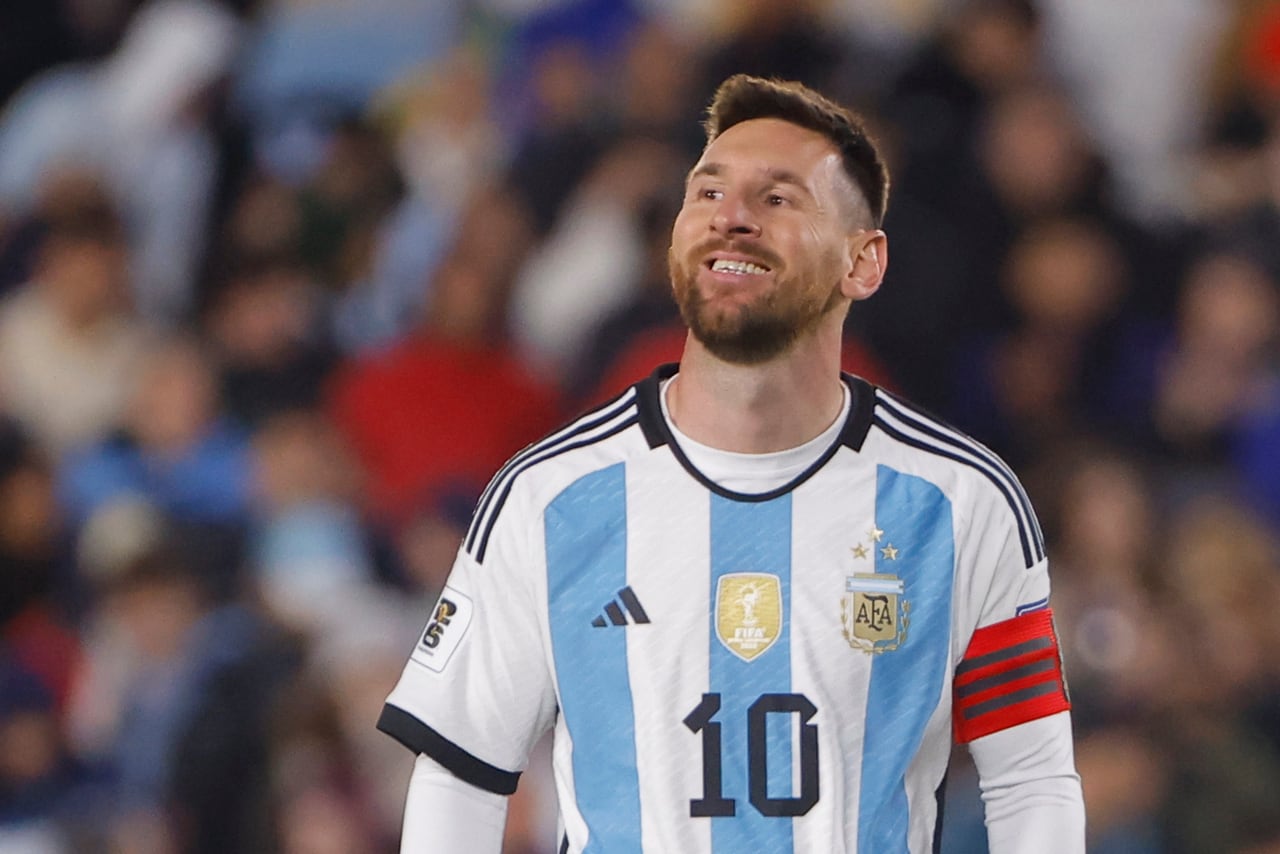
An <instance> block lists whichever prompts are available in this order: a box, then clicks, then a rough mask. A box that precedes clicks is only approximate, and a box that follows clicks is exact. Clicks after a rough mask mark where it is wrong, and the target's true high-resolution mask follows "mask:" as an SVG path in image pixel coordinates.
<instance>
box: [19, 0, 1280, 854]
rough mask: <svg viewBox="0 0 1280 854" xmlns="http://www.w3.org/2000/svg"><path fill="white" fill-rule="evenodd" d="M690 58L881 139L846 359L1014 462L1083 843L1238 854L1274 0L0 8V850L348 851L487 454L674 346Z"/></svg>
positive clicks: (532, 844) (1276, 673)
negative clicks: (761, 83)
mask: <svg viewBox="0 0 1280 854" xmlns="http://www.w3.org/2000/svg"><path fill="white" fill-rule="evenodd" d="M738 71H746V72H752V73H756V74H766V75H776V76H781V77H786V78H793V79H799V80H802V81H805V82H807V83H809V84H811V85H813V86H816V87H819V88H821V89H822V90H824V91H825V92H827V93H829V94H831V95H833V96H835V97H836V98H838V99H841V100H843V101H844V102H846V103H849V104H851V105H855V106H856V107H857V108H858V109H859V110H861V111H862V112H863V113H864V114H865V115H866V117H867V120H868V121H869V122H870V124H871V126H872V127H873V128H874V130H875V134H876V136H877V137H878V138H879V139H880V141H881V143H882V145H883V146H884V147H885V149H886V151H887V152H888V153H889V156H890V158H891V161H892V167H893V173H894V192H893V196H892V199H891V203H890V210H889V215H888V221H887V223H886V226H885V227H886V230H887V232H888V233H889V235H890V242H891V245H892V250H893V251H892V263H891V265H890V267H889V273H888V277H887V279H886V281H885V284H884V287H883V289H882V290H881V292H880V293H879V294H878V295H877V296H876V297H875V298H874V299H872V300H871V301H869V302H866V303H860V304H858V305H857V306H855V307H854V310H853V313H852V315H851V318H850V321H849V324H848V335H847V348H846V352H845V366H846V368H848V369H849V370H851V371H854V372H856V373H859V374H861V375H863V376H866V377H868V378H870V379H872V380H874V381H876V382H880V383H882V384H884V385H886V386H888V387H890V388H893V389H895V390H897V391H899V392H901V393H903V394H906V395H908V396H910V397H912V398H914V399H915V400H916V401H917V402H919V403H921V404H923V405H924V406H926V407H928V408H930V409H932V410H934V411H935V412H937V413H938V414H940V415H942V416H943V417H945V418H947V419H948V420H950V421H952V422H954V423H955V424H957V425H958V426H960V427H962V428H964V429H966V430H969V431H970V432H972V433H973V434H974V435H975V436H977V437H978V438H979V439H981V440H982V441H984V442H985V443H987V444H989V445H991V446H992V447H994V448H995V449H996V450H997V451H999V452H1000V453H1001V454H1003V455H1004V456H1005V457H1006V459H1008V460H1009V461H1010V463H1011V464H1012V465H1013V466H1014V467H1015V469H1016V470H1017V471H1018V473H1019V474H1020V476H1021V477H1022V479H1023V480H1024V482H1025V484H1026V486H1027V487H1028V490H1029V491H1030V492H1031V494H1032V497H1033V500H1034V501H1035V503H1036V506H1037V508H1038V509H1039V512H1040V517H1041V521H1042V523H1043V527H1044V529H1045V532H1046V535H1047V537H1048V543H1049V552H1050V555H1051V560H1052V565H1053V580H1054V602H1055V610H1056V612H1057V614H1058V623H1059V628H1060V632H1061V634H1062V640H1063V643H1064V649H1065V655H1066V662H1067V671H1068V676H1069V680H1070V683H1071V689H1072V699H1073V702H1074V705H1075V724H1076V727H1077V730H1078V741H1077V756H1078V761H1079V767H1080V770H1081V773H1082V775H1083V780H1084V791H1085V796H1086V800H1087V802H1088V810H1089V837H1090V850H1091V851H1093V852H1099V854H1113V852H1124V854H1157V852H1171V854H1199V852H1206V854H1208V852H1212V853H1213V854H1274V852H1277V851H1280V619H1278V618H1277V615H1278V614H1280V550H1278V546H1277V541H1278V538H1280V346H1278V345H1280V0H1161V2H1160V3H1158V4H1139V3H1123V2H1114V0H840V2H835V0H832V2H822V0H810V1H809V2H791V3H780V2H776V0H227V2H216V0H5V2H4V3H3V4H2V5H0V852H3V854H63V852H127V854H178V853H179V852H219V854H228V852H231V854H235V852H252V853H253V854H256V852H287V854H383V852H392V851H394V850H395V849H396V840H397V835H398V828H399V821H400V814H401V806H402V801H403V796H404V791H405V786H406V782H407V779H408V774H409V768H410V765H411V761H412V760H411V757H410V756H409V755H408V754H407V752H406V751H404V750H403V749H402V748H401V747H400V746H399V745H397V744H396V743H394V742H393V741H392V740H391V739H389V738H387V737H386V736H383V735H381V734H380V733H378V732H377V731H376V730H375V729H374V722H375V720H376V719H377V716H378V712H379V710H380V707H381V703H382V700H383V699H384V697H385V695H386V693H387V691H388V690H389V689H390V687H391V686H392V684H393V683H394V681H395V679H396V678H397V676H398V674H399V671H400V669H401V667H402V666H403V664H404V661H405V659H406V657H407V654H408V652H409V650H410V649H411V647H412V644H413V642H414V639H415V638H416V636H417V633H418V632H419V631H420V628H421V625H422V624H423V622H424V620H425V616H426V613H427V608H428V607H429V605H430V602H431V601H432V600H433V598H434V596H435V594H436V593H437V592H438V590H439V589H440V587H441V586H442V584H443V581H444V578H445V575H446V573H447V571H448V568H449V565H450V563H451V561H452V557H453V554H454V551H455V549H456V547H457V544H458V541H459V537H460V535H461V532H462V531H463V530H464V528H465V526H466V524H467V522H468V518H469V514H470V512H471V507H472V504H473V503H474V502H475V500H476V499H477V497H478V495H479V492H480V490H481V489H482V488H483V486H484V484H485V482H486V481H487V479H488V477H489V476H490V475H491V473H492V472H493V471H494V470H495V469H496V468H497V466H498V465H500V464H501V462H502V461H503V460H504V459H505V458H506V457H507V456H508V455H510V454H511V453H513V452H514V451H516V450H518V449H519V448H520V447H522V446H523V445H524V444H526V443H527V442H529V441H532V440H533V439H534V438H536V437H538V436H540V435H541V434H543V433H544V432H546V431H547V430H548V429H549V428H551V427H553V426H554V425H555V424H557V423H558V422H560V421H561V420H563V419H566V418H567V417H569V416H571V415H572V414H573V413H574V412H576V411H578V410H579V409H581V408H582V407H584V406H587V405H589V404H591V403H594V402H596V401H599V400H601V399H603V398H604V397H606V396H608V395H610V394H611V393H613V392H616V391H617V390H619V389H621V388H622V387H623V386H625V385H626V384H627V383H628V382H630V381H632V380H634V379H637V378H639V377H641V376H643V375H645V374H647V373H648V372H649V371H650V369H651V368H652V367H653V366H654V365H655V364H656V363H658V362H661V361H669V360H673V359H675V358H677V357H678V355H679V352H680V345H681V342H682V340H683V335H682V333H681V328H680V326H679V322H678V317H677V315H676V312H675V310H674V307H673V305H672V303H671V300H670V298H669V295H668V287H669V286H668V283H667V279H666V268H665V254H666V247H667V245H668V237H669V232H670V224H671V220H672V217H673V216H674V213H675V210H676V207H677V205H678V204H679V201H680V196H681V182H682V180H683V176H684V173H685V171H686V170H687V169H688V168H689V166H690V165H691V164H692V163H693V161H694V160H695V159H696V157H697V154H698V151H699V149H700V145H701V141H702V137H701V130H700V127H699V125H698V121H699V119H700V117H701V110H702V108H703V107H704V105H705V104H706V102H707V100H708V98H709V96H710V94H711V92H712V91H713V90H714V87H715V85H716V84H717V83H718V82H719V81H720V80H721V79H723V78H724V77H725V76H727V75H728V74H730V73H733V72H738ZM949 791H950V794H949V797H948V800H947V808H946V820H945V834H944V838H945V841H946V846H945V850H947V851H948V852H952V854H968V852H974V853H975V854H976V852H983V851H985V850H986V849H985V842H984V834H983V829H982V819H981V805H980V802H979V800H978V796H977V790H976V783H975V780H974V775H973V771H972V768H971V766H970V765H969V763H968V760H967V759H966V757H965V754H964V753H963V751H959V752H957V755H956V758H955V762H954V764H953V769H952V773H951V775H950V778H949ZM554 810H555V804H554V794H553V793H552V791H551V788H550V786H549V781H548V775H547V771H546V757H545V755H544V754H543V753H540V754H539V755H538V756H537V757H535V761H534V764H533V767H532V769H531V771H530V772H529V773H528V774H527V775H526V776H525V778H524V780H523V782H522V785H521V789H520V792H519V793H518V794H517V795H516V797H515V799H514V800H513V804H512V812H511V820H510V823H509V833H508V836H509V845H508V851H509V852H519V853H520V854H550V852H552V851H553V850H554V844H555V838H554Z"/></svg>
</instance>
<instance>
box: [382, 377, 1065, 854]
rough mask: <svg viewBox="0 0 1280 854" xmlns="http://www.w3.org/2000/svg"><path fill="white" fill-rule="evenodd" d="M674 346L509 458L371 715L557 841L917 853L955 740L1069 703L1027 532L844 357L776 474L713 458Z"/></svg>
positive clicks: (955, 445)
mask: <svg viewBox="0 0 1280 854" xmlns="http://www.w3.org/2000/svg"><path fill="white" fill-rule="evenodd" d="M674 372H675V366H665V367H664V368H661V369H659V371H658V372H656V373H655V374H654V375H653V376H651V377H649V378H648V379H646V380H643V381H642V382H640V383H638V384H637V385H635V386H633V387H632V388H630V389H628V390H627V391H626V392H625V393H624V394H623V395H621V396H620V397H618V398H617V399H615V400H614V401H612V402H610V403H608V404H605V405H604V406H602V407H600V408H598V409H597V410H595V411H593V412H592V413H589V414H588V415H586V416H584V417H582V418H581V419H579V420H578V421H576V422H574V423H573V424H570V425H569V426H567V427H565V428H564V429H562V430H560V431H558V432H556V433H554V434H552V435H551V436H549V437H548V438H546V439H544V440H543V441H541V442H538V443H536V444H534V445H531V446H529V447H528V448H526V449H525V450H524V451H522V452H521V453H520V454H518V455H517V456H515V457H514V458H513V459H512V460H510V461H509V462H508V463H507V465H506V466H505V467H504V468H503V469H502V470H501V471H499V473H498V474H497V475H496V477H495V478H494V479H493V480H492V482H491V483H490V485H489V487H488V490H487V491H486V492H485V494H484V496H483V497H482V498H481V500H480V503H479V505H478V507H477V509H476V512H475V515H474V518H473V521H472V524H471V528H470V530H469V531H468V533H467V536H466V539H465V541H464V543H463V547H462V549H461V550H460V552H459V555H458V559H457V562H456V564H455V566H454V569H453V572H452V574H451V576H450V578H449V582H448V584H447V586H446V588H445V590H444V592H443V593H442V595H441V597H440V599H439V602H438V603H437V605H436V607H435V609H434V611H433V613H432V614H431V616H430V620H429V622H428V624H427V627H426V629H425V631H424V633H423V636H422V638H421V640H420V642H419V643H418V645H417V647H416V648H415V649H414V651H413V653H412V654H411V656H410V660H409V662H408V663H407V664H406V667H405V670H404V673H403V675H402V677H401V679H400V681H399V683H398V684H397V686H396V687H395V689H394V690H393V691H392V693H391V695H390V696H389V697H388V699H387V704H386V706H385V708H384V710H383V714H382V717H381V719H380V720H379V724H378V725H379V727H380V728H381V729H383V730H384V731H386V732H387V733H389V734H391V735H392V736H394V737H396V738H397V739H399V740H400V741H401V742H403V743H404V744H405V745H407V746H408V747H410V748H411V749H413V750H415V751H417V752H420V753H426V754H428V755H430V756H431V757H432V758H434V759H435V760H436V761H437V762H439V763H440V764H442V765H444V766H445V767H446V768H448V769H450V770H451V771H452V772H453V773H454V774H456V775H458V776H459V777H461V778H463V779H465V780H467V781H468V782H471V783H473V784H475V785H477V786H480V787H483V788H485V789H489V790H491V791H494V792H500V793H510V792H512V791H514V790H515V786H516V782H517V779H518V775H519V772H520V771H521V770H522V769H523V768H524V766H525V763H526V760H527V757H528V754H529V751H530V749H531V748H532V747H533V745H534V743H535V742H536V741H537V740H538V738H539V737H540V736H541V735H542V734H544V733H545V732H546V731H547V730H548V729H550V728H552V727H554V730H555V734H554V748H553V765H554V775H555V780H556V786H557V794H558V797H559V802H560V811H561V819H560V820H561V825H562V832H563V835H562V844H561V850H562V851H568V852H575V854H577V852H608V854H626V852H677V851H678V852H682V854H713V852H714V854H739V852H743V851H762V852H770V854H774V852H790V851H823V852H845V854H853V852H863V854H868V852H872V854H893V852H910V854H921V852H927V851H932V850H935V846H936V844H937V840H936V826H937V824H938V821H937V819H938V811H939V792H940V791H941V786H942V782H943V778H944V775H945V772H946V767H947V762H948V758H949V756H950V751H951V746H952V744H953V739H959V740H969V739H972V738H978V737H981V736H982V735H984V734H988V733H991V732H996V731H998V730H1000V729H1003V728H1007V727H1012V726H1016V725H1018V724H1020V723H1024V722H1026V721H1030V720H1034V719H1037V718H1039V717H1043V716H1046V715H1050V714H1054V713H1056V712H1059V711H1062V710H1065V709H1067V708H1068V702H1067V697H1066V690H1065V686H1064V684H1063V681H1062V672H1061V667H1060V665H1059V662H1058V657H1057V643H1056V639H1055V638H1054V633H1053V624H1052V619H1051V615H1050V613H1049V611H1048V610H1047V606H1048V596H1049V580H1048V574H1047V563H1046V560H1045V552H1044V544H1043V539H1042V536H1041V533H1040V530H1039V528H1038V525H1037V522H1036V519H1035V516H1034V514H1033V513H1032V510H1031V507H1030V504H1029V502H1028V501H1027V499H1026V496H1025V495H1024V493H1023V491H1022V488H1021V486H1020V485H1019V484H1018V482H1017V480H1016V478H1015V477H1014V476H1013V474H1012V473H1011V472H1010V471H1009V469H1008V468H1007V467H1006V466H1005V465H1004V464H1003V463H1002V462H1001V461H1000V460H999V459H998V458H997V457H996V456H995V455H994V454H992V453H991V452H990V451H989V450H987V449H985V448H984V447H982V446H981V445H979V444H978V443H976V442H974V441H973V440H971V439H969V438H967V437H965V436H964V435H962V434H960V433H958V432H956V431H954V430H952V429H950V428H948V427H947V426H945V425H943V424H942V423H940V422H938V421H937V420H935V419H933V418H931V417H929V416H927V415H925V414H922V413H920V412H918V411H916V410H914V409H912V408H911V407H910V406H908V405H907V404H905V403H904V402H902V401H901V400H899V399H897V398H896V397H894V396H893V395H891V394H889V393H887V392H885V391H884V390H882V389H878V388H876V387H875V386H872V385H871V384H869V383H867V382H866V381H864V380H861V379H859V378H856V377H852V376H848V375H846V376H845V377H844V381H845V383H846V384H847V386H848V389H849V391H850V394H851V401H852V402H851V406H850V408H849V412H848V415H847V417H846V419H845V422H844V424H843V426H842V427H841V429H840V431H839V435H838V438H837V439H836V441H834V442H833V443H831V445H830V447H829V448H827V449H826V450H825V451H824V452H823V453H822V454H821V455H820V457H819V458H818V459H817V460H816V462H815V463H814V464H813V465H812V466H810V467H809V468H808V469H807V470H805V471H804V472H803V473H801V474H800V475H799V476H797V477H795V478H794V479H793V480H792V481H790V482H789V483H786V484H784V485H782V486H781V487H779V488H777V489H774V490H771V491H769V492H767V493H763V494H751V495H748V494H740V493H735V492H732V491H730V490H727V489H725V488H722V487H721V486H719V485H717V484H716V483H713V482H711V481H710V480H708V479H707V478H706V477H705V476H704V475H703V474H702V473H701V472H699V471H698V470H697V469H696V468H695V467H694V466H693V465H692V464H691V463H690V462H689V460H688V458H687V457H686V456H685V454H684V453H683V452H682V451H681V449H680V447H679V445H678V444H677V443H676V441H675V440H674V439H673V436H672V432H671V429H670V428H669V426H668V424H667V422H666V420H665V419H664V417H663V414H662V410H661V404H660V398H659V388H660V382H661V381H662V380H663V379H664V378H666V377H669V376H670V375H672V374H673V373H674Z"/></svg>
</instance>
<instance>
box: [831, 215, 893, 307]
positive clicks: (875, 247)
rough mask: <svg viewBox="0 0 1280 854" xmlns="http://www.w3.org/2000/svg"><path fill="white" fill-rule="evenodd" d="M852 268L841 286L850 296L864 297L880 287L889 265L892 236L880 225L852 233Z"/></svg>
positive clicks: (858, 298)
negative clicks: (886, 233)
mask: <svg viewBox="0 0 1280 854" xmlns="http://www.w3.org/2000/svg"><path fill="white" fill-rule="evenodd" d="M849 255H850V261H851V262H852V263H850V265H849V271H848V273H846V274H845V277H844V279H843V280H842V281H841V283H840V290H841V291H842V292H843V293H844V295H845V296H847V297H848V298H849V299H851V300H854V301H857V300H863V299H866V298H867V297H869V296H871V295H872V294H874V293H875V292H876V291H877V290H879V289H880V283H881V282H882V281H883V280H884V271H885V269H886V268H887V267H888V265H889V240H888V238H887V237H886V236H885V233H884V232H883V231H881V230H879V229H872V230H867V231H860V232H857V233H856V234H853V235H850V242H849Z"/></svg>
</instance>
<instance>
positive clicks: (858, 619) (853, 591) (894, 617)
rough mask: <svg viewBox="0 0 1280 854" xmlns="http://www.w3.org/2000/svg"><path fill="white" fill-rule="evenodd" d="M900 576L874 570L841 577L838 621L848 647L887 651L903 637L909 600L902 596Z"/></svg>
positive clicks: (899, 643) (902, 640) (895, 645)
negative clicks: (842, 628) (844, 577)
mask: <svg viewBox="0 0 1280 854" xmlns="http://www.w3.org/2000/svg"><path fill="white" fill-rule="evenodd" d="M903 590H904V585H903V583H902V579H901V578H899V577H898V576H896V575H886V574H881V573H874V572H865V573H856V574H854V575H853V576H851V577H848V578H846V579H845V594H844V596H843V597H841V599H840V622H841V624H842V625H843V626H844V638H845V640H847V641H848V642H849V646H851V647H853V648H854V649H860V650H863V651H864V652H874V653H880V652H889V651H891V650H895V649H897V648H898V647H899V646H901V645H902V643H903V642H904V641H905V640H906V639H907V623H908V614H909V612H910V611H911V603H910V602H908V601H907V599H906V597H905V596H903V595H902V594H903Z"/></svg>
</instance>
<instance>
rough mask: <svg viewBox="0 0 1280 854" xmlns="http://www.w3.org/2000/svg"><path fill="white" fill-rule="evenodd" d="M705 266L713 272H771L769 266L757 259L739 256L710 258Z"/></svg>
mask: <svg viewBox="0 0 1280 854" xmlns="http://www.w3.org/2000/svg"><path fill="white" fill-rule="evenodd" d="M705 266H706V268H707V269H708V270H710V271H711V272H713V273H728V274H730V275H734V276H761V275H764V274H765V273H768V272H769V269H770V268H769V267H768V266H766V265H764V264H761V263H759V262H756V261H746V260H742V259H738V258H710V259H708V260H707V261H706V262H705Z"/></svg>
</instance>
